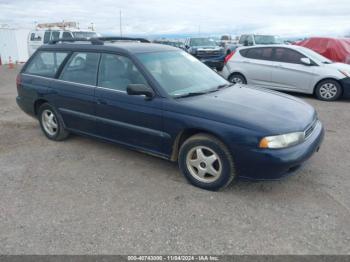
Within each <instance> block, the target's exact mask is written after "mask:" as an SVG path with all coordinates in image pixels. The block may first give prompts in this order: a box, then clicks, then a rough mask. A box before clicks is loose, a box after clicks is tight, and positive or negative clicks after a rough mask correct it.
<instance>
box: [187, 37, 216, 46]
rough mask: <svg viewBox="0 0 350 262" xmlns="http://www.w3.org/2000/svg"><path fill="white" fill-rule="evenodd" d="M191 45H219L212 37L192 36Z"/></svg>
mask: <svg viewBox="0 0 350 262" xmlns="http://www.w3.org/2000/svg"><path fill="white" fill-rule="evenodd" d="M190 45H191V46H217V44H216V42H215V41H214V40H213V39H210V38H191V40H190Z"/></svg>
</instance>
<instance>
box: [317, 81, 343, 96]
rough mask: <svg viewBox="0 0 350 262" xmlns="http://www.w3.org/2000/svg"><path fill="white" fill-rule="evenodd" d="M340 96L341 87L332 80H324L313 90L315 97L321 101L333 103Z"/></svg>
mask: <svg viewBox="0 0 350 262" xmlns="http://www.w3.org/2000/svg"><path fill="white" fill-rule="evenodd" d="M341 94H342V87H341V85H340V84H339V83H338V82H337V81H335V80H332V79H326V80H323V81H321V82H320V83H318V85H317V86H316V89H315V95H316V97H317V98H318V99H320V100H323V101H335V100H337V99H338V98H339V97H340V96H341Z"/></svg>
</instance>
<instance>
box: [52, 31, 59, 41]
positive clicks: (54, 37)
mask: <svg viewBox="0 0 350 262" xmlns="http://www.w3.org/2000/svg"><path fill="white" fill-rule="evenodd" d="M59 38H60V32H59V31H53V32H52V35H51V40H57V39H59Z"/></svg>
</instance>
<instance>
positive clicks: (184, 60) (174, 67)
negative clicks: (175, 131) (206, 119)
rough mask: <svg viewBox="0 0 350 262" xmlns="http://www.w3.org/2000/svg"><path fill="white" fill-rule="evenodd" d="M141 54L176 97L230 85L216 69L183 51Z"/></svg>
mask: <svg viewBox="0 0 350 262" xmlns="http://www.w3.org/2000/svg"><path fill="white" fill-rule="evenodd" d="M137 57H138V58H139V59H140V61H141V62H142V64H143V65H144V66H145V67H146V68H147V70H148V71H149V72H150V73H151V74H152V76H153V77H154V78H155V79H156V80H157V82H158V83H159V84H160V86H161V87H162V88H163V89H164V90H165V91H166V92H167V93H168V94H169V95H171V96H172V97H179V96H186V95H189V94H190V93H205V92H210V91H214V90H217V88H218V87H219V86H223V85H229V82H227V81H226V80H225V79H224V78H222V77H221V76H219V75H218V74H217V73H215V72H214V71H213V70H212V69H210V68H209V67H207V66H206V65H204V64H203V63H202V62H200V61H198V60H197V59H196V58H194V57H193V56H191V55H190V54H187V53H186V52H183V51H171V52H159V53H145V54H138V55H137Z"/></svg>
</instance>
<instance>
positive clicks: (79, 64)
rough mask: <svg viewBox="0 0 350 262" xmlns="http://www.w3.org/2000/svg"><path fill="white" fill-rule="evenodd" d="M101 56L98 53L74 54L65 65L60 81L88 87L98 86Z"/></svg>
mask: <svg viewBox="0 0 350 262" xmlns="http://www.w3.org/2000/svg"><path fill="white" fill-rule="evenodd" d="M99 58H100V55H99V54H97V53H74V54H73V55H72V57H71V58H70V59H69V61H68V62H67V64H66V65H65V67H64V69H63V71H62V73H61V76H60V79H62V80H65V81H69V82H75V83H80V84H87V85H96V77H97V68H98V61H99Z"/></svg>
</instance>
